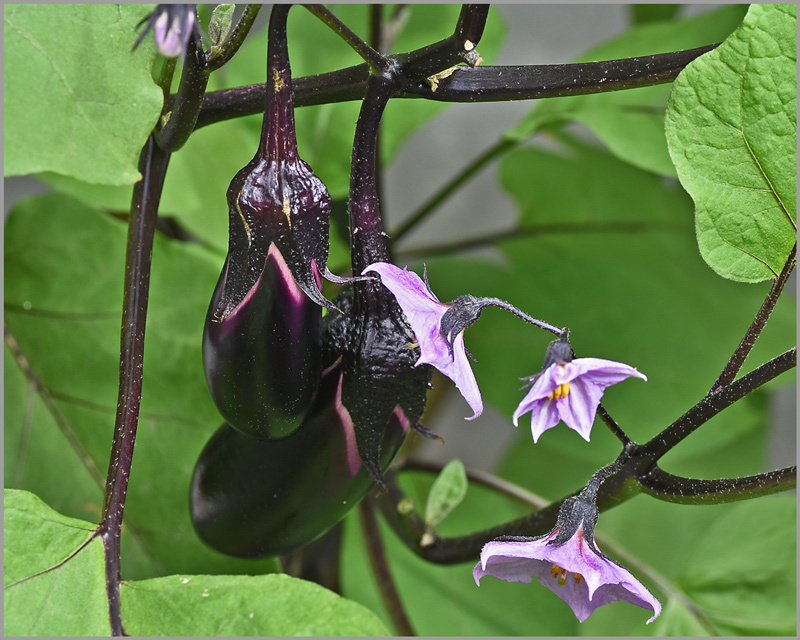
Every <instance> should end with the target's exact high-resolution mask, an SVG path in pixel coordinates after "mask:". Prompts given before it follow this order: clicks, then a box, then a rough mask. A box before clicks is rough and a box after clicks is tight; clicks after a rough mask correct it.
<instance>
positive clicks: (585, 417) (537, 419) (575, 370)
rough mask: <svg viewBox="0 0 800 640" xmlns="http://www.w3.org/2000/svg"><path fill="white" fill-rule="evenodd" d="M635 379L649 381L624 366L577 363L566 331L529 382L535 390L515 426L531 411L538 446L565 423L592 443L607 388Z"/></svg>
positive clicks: (588, 361) (595, 360)
mask: <svg viewBox="0 0 800 640" xmlns="http://www.w3.org/2000/svg"><path fill="white" fill-rule="evenodd" d="M631 376H635V377H637V378H642V379H643V380H647V377H646V376H645V375H644V374H642V373H640V372H639V371H637V370H636V369H634V368H633V367H631V366H629V365H627V364H622V363H621V362H614V361H613V360H604V359H602V358H575V359H573V352H572V347H571V346H570V343H569V340H568V332H567V331H565V332H563V333H562V335H561V337H560V338H559V339H558V340H554V341H553V342H551V343H550V345H549V346H548V348H547V354H546V355H545V359H544V365H543V366H542V370H541V371H540V372H539V373H537V374H534V375H533V376H531V377H530V378H528V380H529V381H530V382H532V383H533V386H532V387H531V389H530V390H529V391H528V393H527V394H526V395H525V397H524V398H523V399H522V402H520V403H519V406H518V407H517V410H516V411H514V426H518V424H519V418H520V416H522V415H523V414H525V413H527V412H528V411H530V412H531V432H532V433H533V441H534V442H536V441H537V440H538V439H539V437H540V436H541V435H542V434H543V433H544V432H545V431H547V430H548V429H552V428H553V427H555V426H556V425H557V424H558V423H559V422H560V421H561V420H563V421H564V423H565V424H566V425H567V426H568V427H569V428H570V429H574V430H575V431H577V432H578V433H579V434H580V435H581V437H582V438H583V439H584V440H586V441H587V442H588V441H589V435H590V433H591V430H592V424H593V423H594V418H595V414H596V413H597V407H598V406H599V405H600V398H601V397H602V396H603V392H604V391H605V389H606V387H609V386H611V385H612V384H616V383H618V382H621V381H622V380H624V379H625V378H629V377H631Z"/></svg>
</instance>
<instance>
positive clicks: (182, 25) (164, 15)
mask: <svg viewBox="0 0 800 640" xmlns="http://www.w3.org/2000/svg"><path fill="white" fill-rule="evenodd" d="M145 22H146V23H147V27H145V30H144V31H142V33H141V34H139V37H138V38H137V40H136V44H134V45H133V48H134V49H135V48H136V47H138V46H139V45H140V44H141V42H142V40H144V38H145V36H146V35H147V34H148V33H150V31H152V32H153V35H154V38H155V43H156V49H157V50H158V52H159V53H160V54H161V55H162V56H164V57H166V58H175V57H177V56H183V54H184V53H185V52H186V44H187V43H188V42H189V38H191V37H192V35H193V34H194V35H195V36H196V37H198V38H199V37H200V27H199V25H198V23H197V10H196V5H193V4H159V5H156V8H155V9H154V10H153V12H152V13H151V14H149V15H147V16H145V17H144V18H142V20H141V21H140V22H139V24H138V25H136V26H137V27H140V26H141V25H143V24H144V23H145Z"/></svg>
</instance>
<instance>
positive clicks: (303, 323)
mask: <svg viewBox="0 0 800 640" xmlns="http://www.w3.org/2000/svg"><path fill="white" fill-rule="evenodd" d="M288 9H289V7H288V6H286V5H276V7H275V8H274V9H273V11H272V14H271V16H270V27H269V29H270V38H269V44H268V51H267V58H268V64H267V70H268V76H269V78H268V80H269V81H268V82H267V103H266V109H265V111H264V123H263V127H262V133H261V141H260V143H259V148H258V151H257V153H256V155H255V156H254V158H253V159H252V160H251V161H250V162H249V163H248V164H247V166H245V167H244V168H243V169H241V170H240V171H239V172H238V173H237V174H236V176H235V177H234V178H233V180H232V181H231V184H230V186H229V187H228V193H227V199H228V222H229V240H228V256H227V258H226V260H225V264H224V266H223V268H222V273H221V275H220V277H219V280H218V283H217V286H216V289H215V291H214V294H213V297H212V300H211V304H210V306H209V309H208V314H207V316H206V323H205V331H204V335H203V364H204V368H205V374H206V381H207V382H208V387H209V390H210V392H211V396H212V398H213V399H214V402H215V404H216V405H217V408H218V409H219V411H220V413H221V414H222V417H223V418H224V419H225V421H226V422H227V423H228V424H230V425H231V426H232V427H233V428H235V429H237V430H239V431H240V432H242V433H243V434H246V435H249V436H251V437H256V438H264V439H279V438H284V437H287V436H288V435H289V434H291V433H292V432H293V431H294V430H295V429H297V428H299V426H300V424H301V423H302V422H303V419H304V418H305V416H306V413H307V412H308V411H309V409H310V407H311V404H312V402H313V399H314V397H315V396H316V393H317V389H318V386H319V383H320V377H321V375H322V365H321V360H320V357H319V352H320V340H321V334H320V332H321V323H322V307H323V306H324V307H327V308H329V309H331V310H335V309H336V307H335V306H334V305H333V304H332V303H331V302H329V301H328V300H326V299H325V298H324V296H323V295H322V293H321V290H320V289H321V284H322V279H321V274H322V273H324V272H325V271H326V270H327V259H328V233H329V219H330V213H331V206H332V204H331V197H330V195H329V194H328V191H327V189H326V188H325V185H324V184H323V183H322V181H321V180H320V179H319V178H318V177H317V176H316V175H314V173H313V171H312V170H311V167H309V166H308V164H307V163H306V162H304V161H303V160H302V159H301V158H300V157H299V156H298V154H297V137H296V135H295V123H294V105H293V101H292V78H291V68H290V66H289V56H288V50H287V46H286V13H287V12H288Z"/></svg>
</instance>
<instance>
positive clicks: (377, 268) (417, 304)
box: [362, 262, 483, 420]
mask: <svg viewBox="0 0 800 640" xmlns="http://www.w3.org/2000/svg"><path fill="white" fill-rule="evenodd" d="M370 271H374V272H376V273H378V274H380V276H381V281H382V282H383V285H384V286H385V287H386V288H387V289H389V291H391V292H392V294H393V295H394V297H395V299H396V300H397V303H398V304H399V305H400V308H401V309H402V311H403V314H405V316H406V319H407V320H408V324H409V325H410V326H411V330H412V331H413V332H414V335H415V337H416V339H417V343H418V344H419V349H420V353H421V355H420V357H419V360H417V362H416V364H415V366H419V365H421V364H430V365H432V366H434V367H436V368H437V369H438V370H439V371H441V372H442V373H443V374H444V375H446V376H447V377H448V378H450V379H451V380H452V381H453V382H454V383H455V385H456V388H457V389H458V390H459V391H460V392H461V395H462V396H464V399H465V400H466V401H467V404H469V406H470V408H471V409H472V411H473V412H474V415H472V416H471V417H469V418H467V420H473V419H475V418H477V417H478V416H479V415H481V413H482V412H483V400H482V399H481V393H480V391H479V390H478V383H477V381H476V380H475V374H474V373H473V372H472V367H471V366H470V364H469V360H468V359H467V353H466V348H465V346H464V328H465V326H466V324H469V323H466V324H464V323H457V324H456V326H455V327H454V328H451V329H450V331H449V332H448V333H449V335H446V334H445V332H443V331H442V319H443V318H444V316H445V314H446V313H447V312H448V311H449V310H450V309H454V308H455V306H456V305H455V304H449V305H448V304H444V303H442V302H439V299H438V298H437V297H436V296H435V295H434V293H433V292H432V291H431V290H430V288H429V287H428V285H427V283H426V282H423V280H422V279H421V278H420V277H419V276H418V275H417V274H416V273H414V272H413V271H409V270H408V267H406V268H405V269H400V268H399V267H396V266H394V265H393V264H389V263H387V262H376V263H375V264H371V265H370V266H368V267H367V268H366V269H364V271H363V272H362V275H363V274H366V273H368V272H370ZM463 297H465V298H466V296H463ZM459 300H460V299H459ZM455 302H458V301H454V303H455ZM456 310H458V309H456ZM478 313H479V311H478ZM473 316H474V319H477V316H476V315H475V314H473ZM450 317H452V314H451V316H450ZM474 319H473V321H474Z"/></svg>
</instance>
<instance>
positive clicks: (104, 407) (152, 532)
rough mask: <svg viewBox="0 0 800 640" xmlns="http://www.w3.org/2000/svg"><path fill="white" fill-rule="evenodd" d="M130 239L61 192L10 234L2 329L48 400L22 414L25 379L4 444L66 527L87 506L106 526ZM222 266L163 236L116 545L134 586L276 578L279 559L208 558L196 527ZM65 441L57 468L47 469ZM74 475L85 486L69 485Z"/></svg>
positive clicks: (33, 206)
mask: <svg viewBox="0 0 800 640" xmlns="http://www.w3.org/2000/svg"><path fill="white" fill-rule="evenodd" d="M54 213H56V214H57V215H54ZM43 229H46V230H47V232H46V233H43V231H42V230H43ZM126 233H127V231H126V226H125V224H124V223H122V222H120V221H118V220H116V219H114V218H112V217H111V216H106V215H102V214H100V213H98V212H96V211H94V210H92V209H90V208H88V207H86V205H84V204H82V203H80V202H79V201H76V200H74V199H71V198H67V197H65V196H61V195H55V194H54V195H48V196H41V197H37V198H32V199H29V200H26V201H22V202H20V203H19V204H18V205H17V206H16V207H15V208H14V209H13V210H12V211H11V214H10V216H9V220H8V223H7V225H6V233H5V243H6V245H5V246H6V250H5V267H6V277H7V286H6V289H5V297H6V327H7V329H8V332H9V334H10V336H11V337H12V339H13V340H15V341H16V342H17V343H18V345H19V349H20V353H21V355H22V357H24V358H25V359H26V361H27V362H28V363H29V366H30V368H31V371H32V373H33V375H34V376H35V378H36V382H37V384H39V385H41V387H42V391H36V394H35V395H36V396H40V397H43V394H44V393H46V394H47V396H48V397H49V398H50V399H51V402H50V404H49V405H43V404H41V400H40V399H39V398H35V397H34V399H35V400H36V402H35V403H34V405H33V411H28V410H27V409H26V407H27V403H28V402H29V400H30V398H31V392H30V391H29V390H28V387H27V385H26V383H25V381H24V380H20V379H19V373H16V375H15V378H13V379H15V380H18V382H16V383H15V385H14V387H11V388H7V392H6V396H5V397H6V403H11V405H12V408H13V414H11V415H14V416H17V417H16V419H15V420H14V421H13V422H11V423H9V422H6V425H5V426H6V438H7V439H8V441H9V442H12V443H19V445H17V449H16V450H17V451H18V452H19V458H18V460H17V461H16V464H15V467H14V468H15V469H22V472H20V473H19V474H17V472H16V471H15V476H16V475H19V478H18V482H17V484H16V486H18V487H19V488H23V489H30V488H34V487H35V488H36V490H37V491H39V492H40V495H41V497H42V498H43V499H44V500H46V501H47V502H48V503H49V504H59V505H61V504H63V505H65V509H64V510H65V512H66V513H67V514H68V515H72V516H81V517H87V508H86V507H84V506H83V505H90V506H89V509H90V511H88V513H91V512H92V510H93V511H94V513H96V514H97V515H96V517H98V516H99V508H100V505H101V504H102V495H103V493H102V491H103V489H102V487H103V483H104V476H105V470H106V469H107V468H108V456H109V450H110V446H111V437H112V434H113V425H114V419H115V414H116V403H117V387H118V375H119V335H120V334H119V332H120V323H121V320H120V309H121V302H122V290H123V277H124V256H125V242H126ZM87 247H92V250H91V251H87V249H86V248H87ZM221 262H222V261H221V259H220V258H218V257H217V256H216V255H215V254H213V253H211V252H209V251H208V250H206V249H204V248H202V247H199V246H197V245H195V244H191V243H181V242H176V241H171V240H166V239H165V238H163V237H161V236H160V235H157V236H156V242H155V247H154V250H153V271H152V275H151V284H150V302H149V308H148V319H147V320H148V321H147V335H146V344H145V355H144V360H145V363H146V364H145V373H144V382H143V385H144V389H143V394H142V406H141V412H140V419H139V427H138V432H137V439H136V455H135V457H134V462H133V468H132V471H131V483H130V487H129V490H128V494H127V504H126V509H125V523H126V526H125V529H124V532H123V541H122V544H123V552H122V558H123V575H124V576H125V577H126V578H150V577H154V576H158V575H166V574H169V573H217V572H222V573H241V572H246V573H259V572H264V571H270V570H275V568H276V562H275V561H274V560H273V559H268V560H262V561H253V560H237V559H232V558H228V557H226V556H223V555H222V554H219V553H217V552H214V551H211V550H210V549H208V548H207V547H206V546H205V545H203V544H202V543H201V541H200V540H199V538H198V537H197V535H196V534H195V532H194V529H193V527H192V523H191V519H190V516H189V502H188V495H189V482H190V478H191V474H192V470H193V468H194V465H195V462H196V460H197V457H198V456H199V454H200V451H201V450H202V448H203V446H204V444H205V442H206V441H207V440H208V438H209V437H210V436H211V434H212V433H213V432H214V431H215V430H216V429H217V428H218V427H219V425H220V423H221V422H222V419H221V418H220V416H219V413H218V412H217V410H216V408H215V407H214V404H213V402H212V401H211V398H210V396H209V393H208V389H207V386H206V382H205V376H204V374H203V368H202V354H201V344H202V331H203V322H204V319H205V315H206V311H207V307H208V303H209V300H210V299H211V293H212V291H213V289H214V286H215V284H216V280H217V277H218V276H219V270H220V268H221ZM9 366H11V367H12V371H13V370H14V368H15V367H16V365H13V366H12V365H9ZM7 379H8V378H7ZM10 391H14V393H13V394H12V393H10ZM7 415H8V414H7ZM26 416H27V417H26ZM28 434H30V435H28ZM23 443H25V444H24V446H23ZM58 444H60V445H61V447H62V449H63V451H62V452H61V454H60V455H61V457H62V458H63V460H56V461H53V460H52V458H53V455H54V453H55V454H56V455H59V454H58V452H57V451H56V452H54V450H53V448H54V447H56V446H57V445H58ZM70 465H78V466H77V468H76V469H75V470H74V471H72V472H71V473H70V474H69V475H68V476H65V478H68V479H70V481H64V479H61V480H59V478H58V477H56V476H55V475H53V474H56V473H57V471H59V470H64V469H66V468H68V467H69V466H70ZM89 466H91V467H92V468H93V469H94V470H95V471H94V473H89V471H88V470H89ZM51 468H52V469H53V471H52V474H51ZM97 470H100V471H99V472H98V471H97ZM72 478H79V479H80V480H81V482H80V483H77V482H76V483H74V484H73V483H72V481H71V479H72ZM89 478H91V479H92V480H93V482H90V481H89V480H88V479H89ZM66 507H69V508H68V509H67V508H66Z"/></svg>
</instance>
